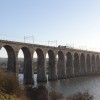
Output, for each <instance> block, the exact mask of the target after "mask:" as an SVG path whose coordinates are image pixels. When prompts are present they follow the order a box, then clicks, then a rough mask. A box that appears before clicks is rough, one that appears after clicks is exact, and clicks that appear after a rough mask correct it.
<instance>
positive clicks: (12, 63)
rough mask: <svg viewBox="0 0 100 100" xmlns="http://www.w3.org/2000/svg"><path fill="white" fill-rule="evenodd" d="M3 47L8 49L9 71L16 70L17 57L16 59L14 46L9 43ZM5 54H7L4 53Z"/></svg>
mask: <svg viewBox="0 0 100 100" xmlns="http://www.w3.org/2000/svg"><path fill="white" fill-rule="evenodd" d="M2 49H3V50H4V52H5V50H6V55H7V56H6V57H8V59H7V71H9V72H13V73H15V72H16V59H15V52H14V50H13V48H12V47H11V46H9V45H5V46H3V47H2ZM4 55H5V54H4Z"/></svg>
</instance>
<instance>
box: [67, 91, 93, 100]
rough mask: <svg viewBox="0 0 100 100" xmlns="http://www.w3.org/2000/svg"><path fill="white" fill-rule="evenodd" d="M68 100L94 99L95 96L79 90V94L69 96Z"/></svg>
mask: <svg viewBox="0 0 100 100" xmlns="http://www.w3.org/2000/svg"><path fill="white" fill-rule="evenodd" d="M66 100H93V96H92V95H90V94H89V93H88V91H86V92H83V93H81V92H78V93H77V94H74V95H71V96H69V97H67V99H66Z"/></svg>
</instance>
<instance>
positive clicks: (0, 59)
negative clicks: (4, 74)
mask: <svg viewBox="0 0 100 100" xmlns="http://www.w3.org/2000/svg"><path fill="white" fill-rule="evenodd" d="M7 62H8V54H7V51H6V49H5V48H4V47H2V48H1V50H0V70H3V71H7Z"/></svg>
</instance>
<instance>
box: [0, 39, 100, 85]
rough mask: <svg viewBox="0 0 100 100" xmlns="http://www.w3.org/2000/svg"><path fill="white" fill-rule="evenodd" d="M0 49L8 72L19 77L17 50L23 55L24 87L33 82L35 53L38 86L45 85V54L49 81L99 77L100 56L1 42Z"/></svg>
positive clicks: (70, 49)
mask: <svg viewBox="0 0 100 100" xmlns="http://www.w3.org/2000/svg"><path fill="white" fill-rule="evenodd" d="M2 47H4V48H5V49H6V51H7V54H8V62H7V71H10V72H15V73H16V75H18V73H19V68H18V53H19V50H20V49H21V50H22V51H23V54H24V84H31V83H33V82H34V79H33V75H34V65H33V60H34V59H33V55H34V52H35V51H36V53H37V56H38V60H37V82H44V81H45V82H46V81H47V77H46V54H48V56H49V61H48V81H50V80H57V79H66V78H70V77H77V76H88V75H95V74H100V52H93V51H87V50H79V49H73V48H66V47H65V48H64V47H52V46H45V45H38V44H29V43H21V42H15V41H6V40H0V49H1V48H2ZM57 55H58V58H57Z"/></svg>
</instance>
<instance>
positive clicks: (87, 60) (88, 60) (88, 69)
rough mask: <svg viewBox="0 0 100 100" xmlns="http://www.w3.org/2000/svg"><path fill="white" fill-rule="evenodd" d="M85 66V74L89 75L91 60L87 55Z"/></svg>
mask: <svg viewBox="0 0 100 100" xmlns="http://www.w3.org/2000/svg"><path fill="white" fill-rule="evenodd" d="M86 66H87V73H88V74H90V73H91V59H90V55H89V54H87V56H86Z"/></svg>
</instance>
